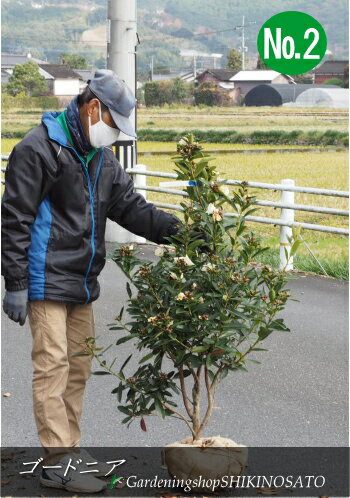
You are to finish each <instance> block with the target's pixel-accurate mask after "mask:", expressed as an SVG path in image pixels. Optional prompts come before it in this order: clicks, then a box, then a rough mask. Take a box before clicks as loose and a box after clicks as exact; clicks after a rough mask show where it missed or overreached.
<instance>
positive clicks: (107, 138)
mask: <svg viewBox="0 0 350 498" xmlns="http://www.w3.org/2000/svg"><path fill="white" fill-rule="evenodd" d="M98 107H99V115H100V120H99V121H97V123H95V124H94V125H92V124H91V116H89V136H90V144H91V145H92V146H93V147H97V148H98V149H99V148H100V147H108V146H109V145H112V144H113V143H114V142H115V141H116V140H117V139H118V137H119V134H120V130H117V129H116V128H112V127H111V126H108V124H106V123H105V122H104V121H103V120H102V113H101V104H100V102H99V103H98Z"/></svg>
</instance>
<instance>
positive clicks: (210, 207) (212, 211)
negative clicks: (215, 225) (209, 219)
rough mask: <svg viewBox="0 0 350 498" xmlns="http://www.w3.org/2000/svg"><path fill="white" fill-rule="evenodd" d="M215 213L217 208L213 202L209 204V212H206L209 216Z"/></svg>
mask: <svg viewBox="0 0 350 498" xmlns="http://www.w3.org/2000/svg"><path fill="white" fill-rule="evenodd" d="M214 211H215V206H214V204H213V203H212V202H211V203H210V204H208V207H207V210H206V213H207V214H213V213H214Z"/></svg>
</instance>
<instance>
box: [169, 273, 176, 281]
mask: <svg viewBox="0 0 350 498" xmlns="http://www.w3.org/2000/svg"><path fill="white" fill-rule="evenodd" d="M169 275H170V278H172V279H173V280H177V275H176V273H174V272H173V271H172V272H171V273H169Z"/></svg>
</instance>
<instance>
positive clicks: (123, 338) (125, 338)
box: [115, 334, 135, 346]
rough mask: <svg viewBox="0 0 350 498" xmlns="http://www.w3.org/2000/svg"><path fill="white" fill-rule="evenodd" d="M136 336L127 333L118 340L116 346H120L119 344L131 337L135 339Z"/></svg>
mask: <svg viewBox="0 0 350 498" xmlns="http://www.w3.org/2000/svg"><path fill="white" fill-rule="evenodd" d="M134 337H135V336H134V334H130V335H126V336H124V337H121V338H120V339H118V340H117V342H116V343H115V345H116V346H119V344H123V343H124V342H127V341H130V339H133V338H134Z"/></svg>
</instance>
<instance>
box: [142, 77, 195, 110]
mask: <svg viewBox="0 0 350 498" xmlns="http://www.w3.org/2000/svg"><path fill="white" fill-rule="evenodd" d="M192 87H193V85H192V84H190V83H187V82H186V81H183V80H182V79H181V78H174V79H171V80H164V81H149V82H147V83H145V86H144V98H145V104H146V106H147V107H149V106H164V105H166V104H168V105H171V104H182V103H185V100H186V99H187V97H188V96H189V95H190V94H191V91H192Z"/></svg>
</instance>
